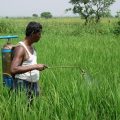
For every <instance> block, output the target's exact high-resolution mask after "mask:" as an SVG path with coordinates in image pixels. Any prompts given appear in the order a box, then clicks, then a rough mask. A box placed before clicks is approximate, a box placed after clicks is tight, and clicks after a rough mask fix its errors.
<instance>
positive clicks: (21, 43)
mask: <svg viewBox="0 0 120 120" xmlns="http://www.w3.org/2000/svg"><path fill="white" fill-rule="evenodd" d="M19 44H20V45H22V46H23V47H24V48H25V50H26V51H27V53H28V55H29V56H31V53H30V52H29V50H28V49H27V47H26V45H25V44H24V43H23V42H19Z"/></svg>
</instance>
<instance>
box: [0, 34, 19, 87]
mask: <svg viewBox="0 0 120 120" xmlns="http://www.w3.org/2000/svg"><path fill="white" fill-rule="evenodd" d="M14 38H18V36H16V35H15V36H0V39H3V40H7V43H6V44H5V45H3V47H2V48H1V55H2V78H3V85H4V86H7V87H9V88H12V86H13V77H12V75H11V73H10V66H11V61H12V52H13V48H14V47H15V45H13V44H11V43H10V40H11V39H14Z"/></svg>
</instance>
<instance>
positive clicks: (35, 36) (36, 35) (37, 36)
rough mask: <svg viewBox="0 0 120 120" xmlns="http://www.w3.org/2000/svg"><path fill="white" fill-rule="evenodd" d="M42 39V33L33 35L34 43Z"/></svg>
mask: <svg viewBox="0 0 120 120" xmlns="http://www.w3.org/2000/svg"><path fill="white" fill-rule="evenodd" d="M40 38H41V33H40V32H37V33H34V34H33V39H34V42H38V41H39V39H40Z"/></svg>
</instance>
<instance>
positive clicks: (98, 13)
mask: <svg viewBox="0 0 120 120" xmlns="http://www.w3.org/2000/svg"><path fill="white" fill-rule="evenodd" d="M114 2H115V0H70V3H71V4H72V5H73V9H72V11H73V12H74V13H78V14H79V15H80V16H82V17H83V18H84V19H85V20H86V21H85V23H86V24H87V23H88V22H89V19H90V18H91V17H93V16H94V17H95V20H96V23H97V22H99V21H100V18H101V17H102V16H105V15H108V11H109V6H110V5H111V4H113V3H114ZM69 10H71V9H67V11H69Z"/></svg>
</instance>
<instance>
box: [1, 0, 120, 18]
mask: <svg viewBox="0 0 120 120" xmlns="http://www.w3.org/2000/svg"><path fill="white" fill-rule="evenodd" d="M69 1H70V0H0V16H4V17H5V16H9V17H14V16H16V17H19V16H32V14H33V13H36V14H38V15H40V14H41V13H42V12H46V11H49V12H51V13H52V15H53V16H69V15H73V14H72V12H68V13H67V14H66V13H65V9H66V8H70V7H71V4H70V3H69ZM116 1H117V2H116V3H115V4H114V5H112V6H111V12H112V14H115V13H116V11H118V10H119V11H120V0H116Z"/></svg>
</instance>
